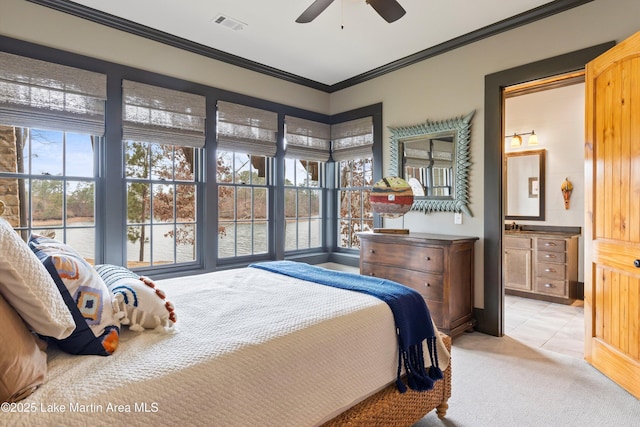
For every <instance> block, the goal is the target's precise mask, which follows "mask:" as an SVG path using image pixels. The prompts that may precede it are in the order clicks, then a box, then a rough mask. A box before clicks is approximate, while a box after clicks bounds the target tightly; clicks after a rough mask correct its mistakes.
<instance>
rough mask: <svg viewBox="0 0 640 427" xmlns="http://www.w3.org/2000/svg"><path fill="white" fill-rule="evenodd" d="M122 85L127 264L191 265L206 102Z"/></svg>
mask: <svg viewBox="0 0 640 427" xmlns="http://www.w3.org/2000/svg"><path fill="white" fill-rule="evenodd" d="M122 83H123V84H122V86H123V99H124V109H123V121H124V125H123V150H124V174H125V183H126V192H127V227H126V239H127V251H126V252H127V266H128V267H130V268H135V267H150V266H166V265H171V264H181V263H189V262H195V261H197V260H198V259H199V255H198V253H197V248H198V245H197V240H198V239H197V237H198V229H197V215H196V213H197V207H198V197H197V194H198V187H197V184H198V182H199V181H200V178H199V168H198V162H199V158H200V148H201V147H203V146H204V119H205V99H204V97H202V96H199V95H193V94H189V93H184V92H178V91H174V90H170V89H166V88H160V87H156V86H150V85H146V84H142V83H137V82H131V81H127V80H125V81H123V82H122Z"/></svg>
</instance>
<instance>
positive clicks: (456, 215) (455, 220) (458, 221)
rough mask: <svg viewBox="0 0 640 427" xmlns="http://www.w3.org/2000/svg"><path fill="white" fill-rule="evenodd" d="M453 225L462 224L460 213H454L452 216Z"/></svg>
mask: <svg viewBox="0 0 640 427" xmlns="http://www.w3.org/2000/svg"><path fill="white" fill-rule="evenodd" d="M453 223H454V224H462V213H460V212H456V213H454V214H453Z"/></svg>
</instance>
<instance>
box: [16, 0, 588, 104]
mask: <svg viewBox="0 0 640 427" xmlns="http://www.w3.org/2000/svg"><path fill="white" fill-rule="evenodd" d="M27 1H29V2H30V3H35V4H38V5H41V6H45V7H48V8H51V9H54V10H57V11H60V12H64V13H67V14H70V15H74V16H77V17H79V18H83V19H86V20H89V21H92V22H96V23H98V24H102V25H106V26H108V27H111V28H115V29H117V30H120V31H124V32H127V33H130V34H134V35H137V36H140V37H144V38H147V39H150V40H154V41H157V42H159V43H163V44H166V45H168V46H172V47H176V48H178V49H183V50H186V51H189V52H192V53H195V54H198V55H202V56H206V57H208V58H212V59H216V60H218V61H222V62H225V63H227V64H231V65H235V66H238V67H242V68H245V69H248V70H251V71H255V72H257V73H261V74H266V75H268V76H271V77H275V78H278V79H281V80H285V81H288V82H291V83H296V84H299V85H302V86H306V87H309V88H312V89H317V90H320V91H323V92H327V93H333V92H337V91H339V90H342V89H346V88H348V87H351V86H354V85H357V84H360V83H363V82H366V81H368V80H371V79H374V78H376V77H380V76H382V75H384V74H387V73H390V72H392V71H396V70H399V69H401V68H404V67H407V66H409V65H412V64H415V63H417V62H420V61H424V60H425V59H428V58H432V57H434V56H437V55H440V54H443V53H445V52H449V51H451V50H454V49H457V48H459V47H462V46H465V45H468V44H471V43H474V42H476V41H479V40H482V39H485V38H487V37H491V36H494V35H496V34H500V33H502V32H505V31H509V30H512V29H514V28H517V27H520V26H522V25H526V24H529V23H531V22H535V21H538V20H540V19H544V18H547V17H549V16H552V15H555V14H557V13H561V12H564V11H566V10H569V9H573V8H575V7H578V6H581V5H583V4H586V3H590V2H592V1H593V0H555V1H552V2H550V3H547V4H544V5H542V6H539V7H537V8H534V9H531V10H528V11H526V12H523V13H520V14H518V15H515V16H512V17H510V18H507V19H504V20H502V21H499V22H496V23H495V24H492V25H488V26H486V27H483V28H480V29H479V30H476V31H472V32H470V33H467V34H464V35H462V36H460V37H456V38H454V39H451V40H448V41H446V42H443V43H440V44H439V45H436V46H433V47H430V48H428V49H425V50H422V51H420V52H417V53H415V54H413V55H409V56H407V57H404V58H401V59H399V60H397V61H393V62H390V63H388V64H386V65H383V66H381V67H378V68H375V69H372V70H370V71H367V72H365V73H362V74H359V75H357V76H354V77H352V78H349V79H347V80H343V81H341V82H338V83H336V84H333V85H327V84H324V83H320V82H317V81H315V80H311V79H307V78H305V77H302V76H299V75H296V74H293V73H289V72H287V71H283V70H280V69H277V68H274V67H270V66H268V65H264V64H260V63H258V62H255V61H251V60H248V59H246V58H242V57H240V56H237V55H232V54H229V53H226V52H223V51H221V50H218V49H214V48H211V47H208V46H205V45H202V44H200V43H196V42H193V41H190V40H187V39H184V38H181V37H177V36H174V35H172V34H169V33H166V32H163V31H159V30H156V29H153V28H151V27H147V26H145V25H141V24H138V23H135V22H133V21H129V20H127V19H123V18H120V17H117V16H114V15H111V14H108V13H105V12H101V11H99V10H96V9H93V8H90V7H87V6H83V5H80V4H78V3H74V2H71V1H68V0H27Z"/></svg>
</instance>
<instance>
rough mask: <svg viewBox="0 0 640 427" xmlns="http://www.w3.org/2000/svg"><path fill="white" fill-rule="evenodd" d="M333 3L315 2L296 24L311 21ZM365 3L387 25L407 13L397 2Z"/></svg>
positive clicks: (374, 0) (375, 0)
mask: <svg viewBox="0 0 640 427" xmlns="http://www.w3.org/2000/svg"><path fill="white" fill-rule="evenodd" d="M333 2H334V0H315V1H314V2H313V3H311V5H310V6H309V7H307V8H306V9H305V11H304V12H302V14H301V15H300V16H298V19H296V22H297V23H299V24H306V23H308V22H311V21H313V20H314V19H316V18H317V17H318V15H320V14H321V13H322V12H323V11H324V10H325V9H326V8H327V7H329V5H330V4H331V3H333ZM365 3H367V4H368V5H369V6H371V7H372V8H373V9H374V10H375V11H376V12H378V15H380V16H381V17H382V18H383V19H384V20H385V21H387V22H388V23H392V22H395V21H397V20H398V19H400V18H402V17H403V16H404V15H405V13H407V11H406V10H404V8H403V7H402V6H400V3H398V2H397V0H365Z"/></svg>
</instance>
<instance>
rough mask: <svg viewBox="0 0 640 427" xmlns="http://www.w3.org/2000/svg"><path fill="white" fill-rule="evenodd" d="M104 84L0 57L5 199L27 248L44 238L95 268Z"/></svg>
mask: <svg viewBox="0 0 640 427" xmlns="http://www.w3.org/2000/svg"><path fill="white" fill-rule="evenodd" d="M105 99H106V76H105V75H103V74H99V73H93V72H89V71H85V70H80V69H76V68H72V67H67V66H63V65H58V64H53V63H49V62H45V61H40V60H36V59H31V58H26V57H22V56H18V55H13V54H9V53H5V52H0V153H1V154H2V155H1V156H0V198H1V199H2V200H3V201H4V202H5V203H6V204H7V208H8V209H7V212H6V213H5V218H6V219H7V220H8V221H9V222H10V223H11V224H12V225H13V226H14V228H16V230H18V231H19V232H20V234H21V235H22V237H23V238H24V239H25V240H27V239H28V237H29V234H30V233H32V232H33V233H37V234H42V235H47V236H49V237H52V238H55V239H56V240H60V241H63V242H65V243H68V244H69V245H71V246H73V247H74V248H76V249H77V250H78V252H80V254H81V255H82V256H83V257H84V258H85V259H87V261H89V262H91V263H94V262H95V260H96V256H97V255H96V214H95V212H96V183H97V179H98V173H97V168H96V167H95V165H96V164H97V163H98V160H99V159H98V153H99V151H100V150H99V149H98V147H99V146H100V144H101V143H102V137H101V135H103V134H104V105H105Z"/></svg>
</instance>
